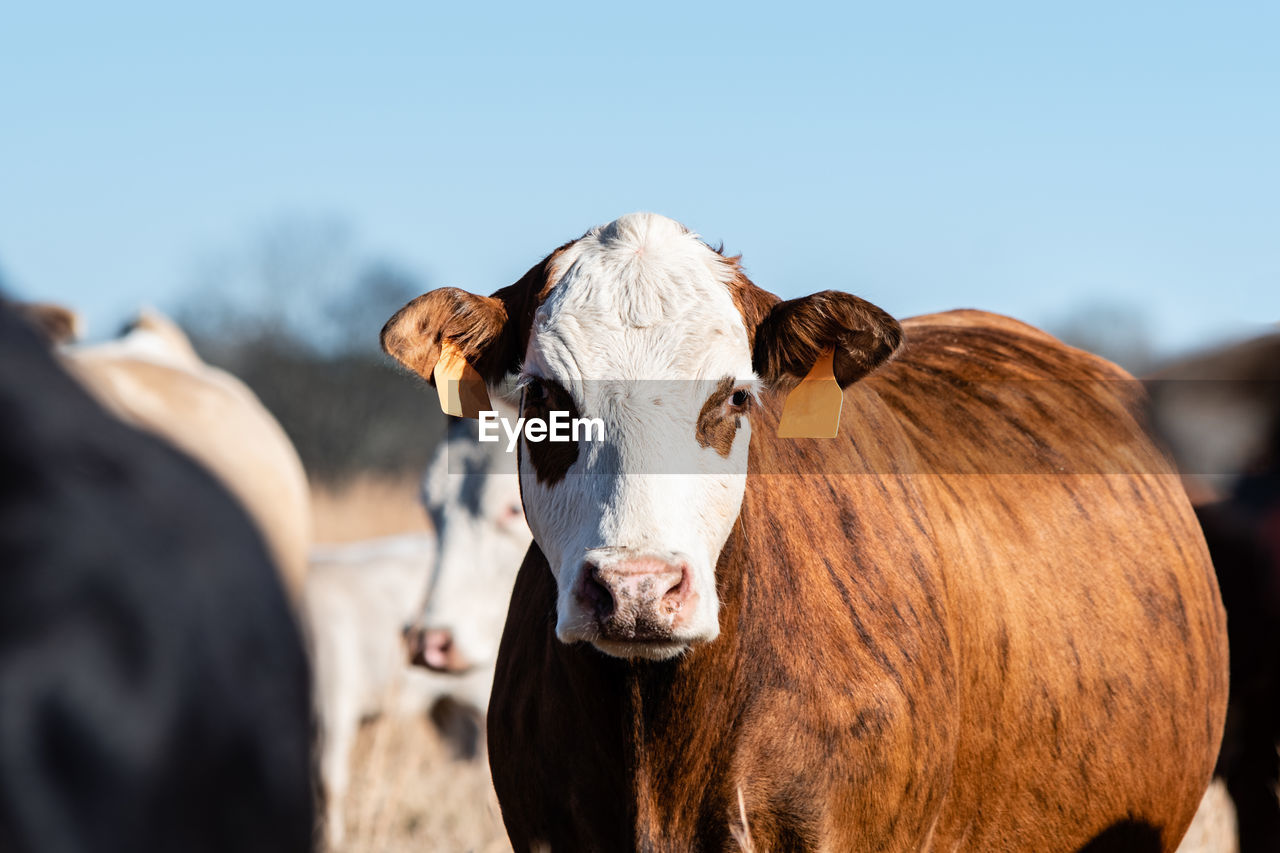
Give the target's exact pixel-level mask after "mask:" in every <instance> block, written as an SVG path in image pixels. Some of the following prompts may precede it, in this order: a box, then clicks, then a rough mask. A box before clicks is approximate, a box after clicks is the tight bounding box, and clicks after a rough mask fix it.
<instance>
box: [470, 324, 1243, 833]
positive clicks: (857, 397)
mask: <svg viewBox="0 0 1280 853" xmlns="http://www.w3.org/2000/svg"><path fill="white" fill-rule="evenodd" d="M903 327H904V330H905V332H906V338H907V343H906V345H905V347H904V348H903V349H902V350H901V351H900V354H899V356H898V357H897V358H896V359H895V360H894V361H891V362H890V363H888V364H887V365H886V366H884V367H883V368H882V369H881V370H880V371H879V372H878V373H876V374H875V375H874V376H873V377H871V378H870V379H867V380H863V381H862V382H858V383H854V384H853V385H851V386H850V387H849V388H848V389H846V391H845V394H844V412H845V416H844V419H843V425H842V427H841V432H840V436H839V437H838V438H837V439H834V440H829V441H820V440H789V439H779V438H776V437H775V432H776V426H777V417H778V414H777V413H778V408H779V400H778V398H777V397H776V396H771V397H769V398H768V399H767V400H766V404H765V405H764V406H762V407H761V411H760V412H759V413H758V414H757V415H756V417H755V421H754V423H755V426H754V430H753V433H752V437H751V446H750V459H751V465H750V471H751V474H750V475H749V477H748V480H747V489H746V496H745V499H744V500H743V503H742V511H741V514H740V516H739V517H738V520H737V522H736V524H735V525H734V527H733V529H732V532H731V533H730V535H729V539H728V541H727V543H726V544H725V546H724V549H723V551H722V552H721V554H720V558H719V562H718V564H717V566H716V579H717V585H718V587H717V590H716V592H717V594H718V596H719V598H720V601H721V610H720V626H721V634H720V636H719V637H718V639H716V640H714V641H712V642H709V643H706V644H704V645H698V646H694V647H692V648H691V649H689V650H688V651H687V652H686V653H685V654H683V655H682V656H679V657H677V658H675V659H672V660H669V661H660V662H654V661H646V660H631V661H628V660H621V659H617V658H613V657H607V656H605V655H604V654H601V653H600V652H599V651H597V650H596V649H594V648H591V647H590V646H588V645H586V644H583V643H577V644H573V645H566V644H564V643H561V642H559V641H558V640H557V639H556V637H555V635H554V630H553V627H554V622H555V611H556V585H555V581H554V579H553V577H552V574H551V572H550V571H549V568H548V565H547V562H546V559H545V558H544V557H543V555H542V552H541V551H540V550H539V548H538V546H537V544H536V543H535V544H534V545H533V546H532V547H531V548H530V551H529V553H528V555H527V557H526V559H525V562H524V565H523V567H522V568H521V570H520V574H519V578H518V580H517V582H516V587H515V591H514V595H513V599H512V601H513V603H512V607H511V610H510V614H509V616H508V620H507V626H506V631H505V634H504V637H503V641H502V648H501V652H500V657H499V662H498V670H497V677H496V681H495V685H494V693H493V697H492V700H491V706H490V715H489V738H490V762H491V766H492V769H493V775H494V785H495V787H496V789H497V793H498V797H499V799H500V801H501V804H502V809H503V817H504V820H505V821H506V825H507V829H508V832H509V833H510V835H511V840H512V842H513V844H514V845H515V848H516V849H517V850H520V851H524V850H530V849H539V848H541V847H542V846H543V845H546V844H549V845H550V849H551V850H556V851H564V850H609V851H613V850H632V849H634V850H654V851H656V850H669V851H688V850H735V849H744V848H750V849H754V850H758V851H765V850H831V851H847V850H884V851H889V850H893V851H899V850H900V851H907V850H912V851H914V850H939V851H941V850H948V851H949V850H984V851H985V850H1023V851H1025V850H1035V851H1056V850H1076V849H1089V850H1101V849H1118V850H1173V849H1174V848H1175V847H1176V845H1177V843H1178V840H1179V839H1180V838H1181V836H1182V834H1183V832H1184V831H1185V830H1186V828H1187V826H1188V825H1189V823H1190V821H1191V819H1192V815H1193V814H1194V812H1195V810H1196V805H1197V803H1198V801H1199V798H1200V794H1201V792H1202V791H1203V790H1204V788H1205V786H1206V784H1207V783H1208V781H1209V778H1210V774H1211V772H1212V769H1213V765H1214V759H1215V756H1216V755H1217V750H1218V745H1219V739H1220V737H1221V733H1222V726H1223V718H1224V714H1225V707H1226V697H1227V645H1226V631H1225V620H1224V615H1223V611H1222V606H1221V602H1220V600H1219V596H1218V589H1217V585H1216V582H1215V579H1214V575H1213V570H1212V567H1211V565H1210V563H1209V558H1208V555H1207V553H1206V550H1205V545H1204V540H1203V538H1202V536H1201V534H1200V531H1199V528H1198V526H1197V523H1196V519H1195V516H1194V515H1193V514H1192V510H1191V507H1190V505H1189V503H1188V501H1187V499H1186V497H1185V495H1184V494H1183V491H1182V487H1181V486H1180V484H1179V481H1178V479H1177V477H1176V476H1175V475H1174V474H1172V473H1171V471H1170V469H1169V467H1168V464H1167V462H1166V461H1165V459H1164V458H1163V457H1162V456H1161V455H1160V453H1159V452H1158V451H1157V450H1156V449H1155V448H1154V447H1153V445H1152V444H1151V443H1150V441H1149V440H1148V439H1147V438H1146V436H1145V435H1144V433H1143V430H1142V429H1141V426H1140V424H1139V422H1138V419H1137V417H1136V416H1135V412H1136V410H1137V407H1138V405H1139V403H1140V399H1139V398H1140V395H1141V390H1140V388H1139V386H1138V385H1137V384H1136V383H1134V382H1132V381H1131V380H1130V378H1129V377H1128V376H1127V375H1126V374H1124V373H1123V372H1122V371H1120V370H1119V369H1118V368H1116V367H1114V366H1112V365H1111V364H1109V363H1107V362H1105V361H1102V360H1101V359H1098V358H1096V357H1093V356H1091V355H1088V354H1086V353H1083V352H1080V351H1078V350H1074V349H1071V348H1069V347H1067V346H1065V345H1063V344H1061V343H1059V342H1057V341H1056V340H1054V339H1053V338H1051V337H1049V336H1048V335H1045V334H1043V333H1041V332H1039V331H1037V330H1035V329H1032V328H1030V327H1028V326H1024V325H1022V324H1020V323H1017V322H1015V321H1011V320H1008V319H1006V318H1003V317H997V316H994V315H988V314H981V313H978V312H954V313H949V314H940V315H932V316H926V317H919V318H915V319H912V320H908V321H906V322H905V323H904V324H903ZM1041 380H1054V381H1041ZM1032 387H1034V389H1035V390H1034V391H1029V390H1028V389H1029V388H1032ZM785 472H799V473H785ZM830 472H835V473H830Z"/></svg>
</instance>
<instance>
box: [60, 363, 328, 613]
mask: <svg viewBox="0 0 1280 853" xmlns="http://www.w3.org/2000/svg"><path fill="white" fill-rule="evenodd" d="M65 363H66V366H67V367H68V368H69V369H70V370H71V372H72V373H73V374H74V375H75V376H76V377H77V378H78V379H80V381H81V382H82V383H83V384H84V385H85V387H86V388H87V389H88V390H89V391H90V393H92V394H93V396H94V397H95V398H97V400H98V402H100V403H101V404H102V405H104V406H105V407H106V408H107V409H109V410H110V411H111V412H112V413H113V414H115V415H117V416H118V417H120V418H121V419H123V420H124V421H126V422H128V423H131V424H133V425H135V426H138V427H141V428H143V429H145V430H147V431H149V432H152V433H154V434H156V435H159V436H160V437H161V438H164V439H165V440H167V441H169V442H170V443H172V444H173V445H174V446H176V447H177V448H178V449H180V450H182V451H184V452H185V453H187V454H189V455H190V456H191V457H192V458H194V459H195V460H196V461H197V462H199V463H200V464H202V465H203V466H204V467H205V468H206V469H208V470H209V471H210V472H212V473H213V474H214V476H215V477H217V478H218V479H219V480H220V481H221V482H222V484H223V485H224V486H225V487H226V488H227V489H228V490H229V491H231V493H232V494H234V495H235V496H236V497H237V498H238V499H239V500H240V502H241V503H242V504H243V505H244V507H245V509H247V510H248V512H249V515H250V517H251V518H252V519H253V520H254V521H255V522H256V523H257V525H258V527H259V529H260V530H261V531H262V534H263V537H264V538H265V539H266V541H267V545H268V547H269V548H270V550H271V553H272V556H273V557H274V558H275V561H276V564H277V565H278V566H279V568H280V570H281V573H282V575H283V576H284V578H285V581H286V584H287V586H288V587H289V589H290V591H291V593H292V594H293V596H294V598H295V600H296V599H297V598H298V597H299V596H300V595H301V591H302V580H303V577H304V576H305V573H306V566H307V548H308V546H309V545H310V540H311V514H310V512H311V511H310V495H309V491H308V488H307V478H306V473H305V471H304V470H303V467H302V462H301V460H300V459H299V458H298V454H297V451H296V450H295V449H294V447H293V444H292V443H291V442H290V441H289V438H288V436H287V435H286V434H285V432H284V430H283V429H282V428H281V426H280V424H279V422H277V421H276V420H275V418H274V417H272V416H271V414H270V413H269V412H268V411H267V410H266V408H265V407H263V405H262V404H261V402H259V401H258V399H257V397H256V396H254V394H253V392H252V391H250V390H249V389H248V387H247V386H245V385H244V383H242V382H240V380H238V379H236V378H235V377H233V376H231V375H230V374H228V373H226V372H225V371H222V370H218V369H217V368H213V367H210V366H208V365H205V364H203V363H201V362H199V361H198V360H196V359H195V356H194V354H192V355H191V356H190V358H186V357H183V358H174V359H162V358H158V357H155V356H153V355H151V354H149V353H143V354H136V353H133V352H130V351H128V350H122V349H120V348H116V347H113V346H111V345H104V346H102V347H85V348H83V349H72V350H69V351H67V353H66V358H65Z"/></svg>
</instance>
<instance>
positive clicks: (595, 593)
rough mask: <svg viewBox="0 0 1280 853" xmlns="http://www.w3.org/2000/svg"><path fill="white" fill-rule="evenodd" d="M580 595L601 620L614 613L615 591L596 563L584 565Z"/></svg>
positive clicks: (588, 607) (583, 601) (579, 589)
mask: <svg viewBox="0 0 1280 853" xmlns="http://www.w3.org/2000/svg"><path fill="white" fill-rule="evenodd" d="M578 597H579V598H580V599H581V600H582V603H583V604H585V605H586V607H587V609H588V610H589V611H590V612H592V613H594V614H595V615H596V618H597V619H599V620H600V621H601V622H603V621H605V620H606V619H608V618H609V617H610V616H612V615H613V611H614V606H615V605H614V601H613V593H612V592H610V591H609V587H608V586H607V585H606V584H605V582H604V581H603V580H602V579H601V577H600V567H599V566H597V565H595V564H594V563H584V564H583V566H582V583H580V584H579V585H578Z"/></svg>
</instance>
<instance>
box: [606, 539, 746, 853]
mask: <svg viewBox="0 0 1280 853" xmlns="http://www.w3.org/2000/svg"><path fill="white" fill-rule="evenodd" d="M740 554H741V537H740V531H739V529H738V526H737V525H735V526H734V529H733V531H732V532H731V534H730V536H729V541H728V542H727V543H726V545H725V548H724V550H723V551H722V555H721V559H720V565H719V568H718V570H717V578H718V581H719V583H718V587H719V589H718V593H719V596H720V602H721V603H720V625H721V629H720V636H719V637H718V638H717V639H716V640H715V641H713V642H712V643H710V644H709V645H707V646H702V647H698V648H695V649H693V650H691V651H690V652H688V653H686V654H685V655H683V656H681V657H680V658H678V659H676V660H674V661H667V662H662V663H650V662H645V661H640V662H635V663H631V664H626V665H624V666H623V667H622V668H621V669H622V673H621V676H622V677H621V679H620V683H617V684H616V685H615V689H618V690H619V693H620V698H621V700H622V702H621V705H622V711H623V715H624V718H625V723H624V741H625V750H624V761H625V763H626V767H625V771H624V772H625V776H626V778H627V779H628V780H630V784H631V786H632V792H633V804H634V809H635V831H636V843H637V849H647V848H650V847H652V848H655V849H662V848H663V847H664V845H663V844H662V843H661V841H663V840H664V839H665V840H666V841H668V842H674V841H676V840H677V839H679V838H681V837H685V838H687V837H691V836H690V833H691V832H695V831H696V832H701V833H703V834H705V832H706V831H707V828H706V827H695V824H696V823H697V822H698V821H699V820H701V819H705V816H706V815H707V814H711V813H716V812H722V813H724V814H725V820H724V821H723V822H722V823H723V824H724V825H725V826H727V823H728V817H729V812H728V808H729V805H730V804H729V802H728V801H727V799H726V798H727V795H728V792H729V791H730V789H731V788H732V785H731V784H730V777H731V776H732V772H733V768H732V757H733V743H732V742H731V741H730V740H729V735H730V733H731V732H733V731H736V726H734V725H733V723H734V720H732V719H730V714H731V711H732V709H735V708H737V709H739V710H740V709H741V708H743V707H746V705H745V704H744V703H743V702H742V701H735V699H734V696H735V694H743V693H746V692H747V691H745V690H744V689H743V685H742V683H741V681H740V678H739V676H740V675H741V674H742V673H743V671H744V670H745V669H747V667H744V666H741V665H739V666H734V665H732V663H731V662H732V661H735V660H736V661H738V662H739V664H740V663H741V657H740V655H739V654H738V646H739V623H740V616H741V606H740V605H741V589H742V573H743V571H744V569H745V566H744V565H743V564H742V561H741V559H740ZM739 698H740V699H741V698H743V697H742V696H739ZM666 846H669V845H666Z"/></svg>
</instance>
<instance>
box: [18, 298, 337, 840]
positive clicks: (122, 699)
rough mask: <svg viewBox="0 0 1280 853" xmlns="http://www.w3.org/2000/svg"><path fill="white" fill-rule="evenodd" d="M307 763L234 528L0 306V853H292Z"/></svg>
mask: <svg viewBox="0 0 1280 853" xmlns="http://www.w3.org/2000/svg"><path fill="white" fill-rule="evenodd" d="M310 746H311V712H310V697H309V677H308V674H307V664H306V659H305V657H304V652H303V647H302V644H301V640H300V637H299V634H298V630H297V627H296V625H295V623H294V621H293V618H292V616H291V615H290V610H289V607H288V605H287V603H286V601H285V597H284V593H283V591H282V589H281V588H280V582H279V580H278V579H277V575H276V573H275V571H274V570H273V567H272V566H271V564H270V563H269V561H268V557H267V554H266V551H265V550H264V547H263V544H262V542H261V540H260V539H259V537H258V535H257V533H256V532H255V531H254V529H253V527H252V526H251V525H250V522H249V521H248V520H247V518H246V517H245V516H244V514H243V512H242V511H241V510H240V509H239V508H238V506H237V505H236V504H235V503H234V502H233V501H232V499H231V498H230V497H229V496H228V495H227V494H226V493H224V492H223V491H222V489H221V488H220V487H218V486H217V485H215V483H214V482H213V480H212V479H211V478H210V477H209V476H208V475H207V474H205V473H204V472H203V471H202V470H201V469H199V468H197V467H196V465H195V464H194V463H193V462H191V461H189V460H188V459H187V458H186V457H184V456H182V455H180V454H179V453H178V452H176V451H174V450H172V449H170V448H169V447H168V446H166V445H163V444H161V443H160V442H159V441H158V440H156V439H154V438H150V437H148V436H145V435H143V434H142V433H139V432H137V431H136V430H134V429H132V428H130V427H126V426H125V425H123V424H121V423H120V422H118V421H116V420H114V419H113V418H111V417H109V416H108V415H107V414H106V413H105V412H104V411H103V410H102V409H100V408H99V407H98V406H97V405H96V404H95V403H93V402H92V401H91V400H90V399H89V398H88V397H87V396H86V395H85V393H84V392H83V391H82V390H81V389H80V387H79V386H78V385H77V384H76V383H75V382H74V381H73V380H72V379H71V378H70V377H68V376H67V375H66V374H65V373H63V371H62V370H61V369H60V368H59V367H58V366H57V365H56V364H55V363H54V360H53V358H52V357H51V355H50V354H49V352H48V351H47V344H46V343H44V342H42V341H41V340H40V339H39V338H38V337H37V336H36V335H35V334H34V333H33V332H32V331H31V330H30V329H29V328H28V327H27V326H26V325H25V323H24V322H23V321H22V320H20V319H18V317H17V315H16V313H15V312H14V311H12V310H11V309H10V308H8V307H5V306H4V305H3V304H0V850H4V851H23V853H25V851H42V853H45V852H46V851H51V853H62V851H89V850H93V851H151V850H175V851H176V850H181V851H214V850H218V851H267V850H271V851H303V850H309V849H311V847H312V832H313V829H312V827H313V822H312V814H313V804H312V790H311V783H310V758H309V749H310Z"/></svg>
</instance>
